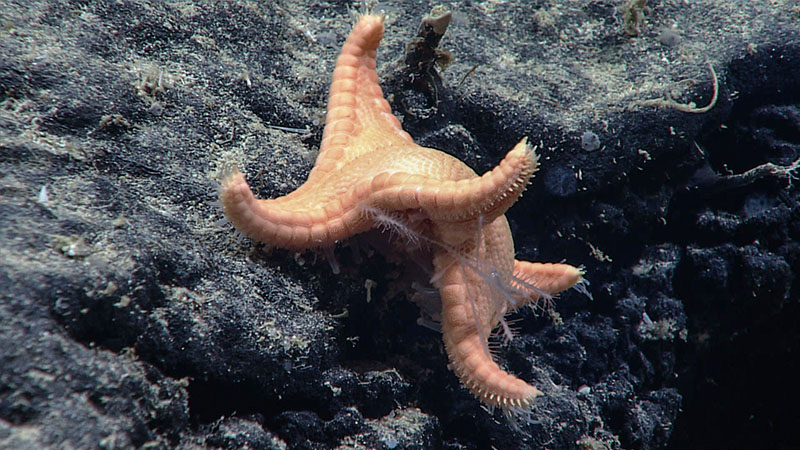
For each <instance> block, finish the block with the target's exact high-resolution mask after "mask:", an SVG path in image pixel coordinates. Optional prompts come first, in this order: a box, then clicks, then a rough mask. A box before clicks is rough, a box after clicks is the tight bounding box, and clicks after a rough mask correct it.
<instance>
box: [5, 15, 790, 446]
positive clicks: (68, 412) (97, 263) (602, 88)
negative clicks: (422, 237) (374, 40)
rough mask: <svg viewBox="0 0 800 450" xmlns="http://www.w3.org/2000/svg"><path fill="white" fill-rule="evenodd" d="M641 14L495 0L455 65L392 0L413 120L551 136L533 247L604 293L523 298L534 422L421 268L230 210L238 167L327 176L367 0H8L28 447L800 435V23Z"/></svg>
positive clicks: (450, 128) (524, 364)
mask: <svg viewBox="0 0 800 450" xmlns="http://www.w3.org/2000/svg"><path fill="white" fill-rule="evenodd" d="M621 3H623V2H608V1H588V0H581V1H557V0H552V1H547V0H543V1H506V2H471V3H469V2H467V3H465V4H463V5H460V6H459V8H460V9H457V10H454V21H453V23H452V24H451V25H450V28H449V29H448V31H447V33H446V34H445V36H444V38H443V40H442V41H441V43H440V45H439V47H440V48H441V49H442V50H443V51H448V52H449V55H450V56H452V61H450V64H449V66H447V68H446V70H444V71H443V72H440V73H439V74H437V76H435V77H434V76H432V77H431V80H432V81H431V82H430V83H428V84H426V83H408V82H406V81H408V80H403V79H402V74H403V73H407V72H404V71H403V70H402V66H401V64H402V63H401V61H402V60H403V53H404V49H405V44H406V43H407V42H409V41H410V40H411V39H412V38H413V36H415V34H416V32H417V27H418V24H419V23H420V20H421V19H422V17H423V16H424V15H425V14H426V13H427V12H429V11H430V9H431V7H432V6H433V3H429V2H411V1H401V2H397V3H390V2H386V3H383V4H381V5H379V6H378V8H383V10H385V11H386V12H387V13H388V18H387V21H386V24H387V31H386V35H385V41H384V44H383V45H382V47H381V48H380V50H379V55H378V58H379V73H380V74H381V76H382V80H383V82H384V90H385V92H386V93H387V94H388V95H387V97H388V99H389V101H390V103H391V104H392V107H393V108H394V109H395V111H396V113H397V114H398V116H399V117H400V118H401V119H402V120H403V123H404V126H405V128H406V129H407V130H408V131H409V132H410V133H411V134H412V136H414V137H415V139H417V141H418V142H419V143H421V144H423V145H429V146H434V147H437V148H441V149H442V150H444V151H447V152H450V153H452V154H454V155H456V156H458V157H459V158H461V159H462V160H464V161H466V162H467V163H468V164H470V165H471V166H472V167H474V168H475V169H476V170H477V171H478V172H481V173H482V172H483V171H485V170H487V169H489V168H491V167H492V166H493V165H495V164H496V163H497V162H498V161H499V160H500V158H501V157H502V156H503V154H504V153H505V152H507V151H508V150H509V149H510V148H511V147H512V146H513V144H514V143H516V142H517V141H518V140H519V139H520V138H521V137H523V136H529V138H530V139H531V142H533V143H537V144H538V145H539V153H540V155H541V161H542V165H541V170H540V172H539V173H538V174H537V175H536V177H535V178H534V180H533V184H532V185H531V187H530V188H529V190H528V192H527V193H526V195H525V196H524V197H523V198H522V199H521V200H520V201H519V202H518V203H517V204H516V205H515V206H514V207H513V208H512V209H511V210H510V211H509V215H508V217H509V220H510V222H511V225H512V229H513V232H514V236H515V240H516V243H517V252H518V255H519V257H520V258H521V259H527V260H534V261H537V260H538V261H561V260H566V261H568V262H569V263H572V264H575V265H584V266H585V267H586V270H587V278H588V280H589V281H590V282H591V285H590V286H589V291H590V293H591V294H592V295H593V297H594V299H593V300H589V299H588V298H587V297H585V296H584V295H582V294H580V293H578V292H574V291H572V292H568V293H566V294H565V295H563V296H562V297H561V298H559V299H557V301H556V304H555V308H554V309H553V310H552V311H550V312H549V314H538V315H537V314H532V313H531V312H530V311H522V312H520V313H518V317H519V318H520V319H521V320H520V321H518V322H517V323H516V327H517V329H518V338H517V339H515V340H514V341H513V342H512V343H511V344H509V345H507V346H504V347H501V349H500V351H499V353H498V357H499V360H500V361H501V362H502V364H503V365H505V367H507V368H508V369H509V370H510V371H512V372H514V373H516V374H518V375H519V376H521V377H522V378H524V379H525V380H528V381H530V382H532V383H534V384H535V385H536V386H538V387H539V388H540V389H542V390H543V391H544V393H545V394H546V395H545V396H543V397H542V398H541V399H540V400H539V401H538V402H537V405H536V407H535V409H534V413H533V418H534V421H533V422H532V423H529V424H523V426H522V430H520V431H516V430H513V429H511V428H509V426H508V424H507V422H506V420H505V419H504V418H503V417H502V415H501V414H500V413H499V412H494V413H488V412H486V411H484V410H483V409H482V408H481V407H480V405H479V404H478V402H477V401H476V400H475V399H474V398H472V396H471V395H469V393H468V392H466V391H465V390H464V389H462V388H460V387H459V385H458V382H457V380H456V378H455V376H453V374H452V373H451V372H450V371H449V370H448V369H447V357H446V355H445V353H444V349H443V345H442V343H441V338H440V336H439V335H438V334H437V333H436V332H434V331H431V330H429V329H427V328H424V327H421V326H419V325H417V323H416V319H417V317H418V316H419V313H420V311H419V308H418V307H417V306H416V305H415V304H414V303H412V302H410V301H408V300H409V299H411V298H412V297H414V298H418V297H420V296H423V297H424V294H420V293H417V292H415V291H414V290H413V289H411V288H410V284H411V283H410V282H411V281H421V282H423V283H424V282H425V280H424V279H420V278H419V276H418V275H414V270H416V266H417V264H416V263H415V262H410V263H408V264H405V265H403V264H397V263H396V261H394V260H393V258H388V260H387V258H384V257H381V256H376V255H372V256H369V257H365V256H363V252H361V253H362V254H360V255H359V252H358V251H357V252H355V254H354V253H353V252H351V251H350V250H351V249H348V248H340V249H337V250H336V254H337V258H338V260H339V263H340V265H341V267H342V274H341V275H334V274H332V273H331V270H330V269H329V268H328V265H327V264H326V263H325V262H324V259H325V257H324V255H322V254H319V255H316V254H314V253H305V254H302V255H294V254H292V253H289V252H285V251H280V250H274V251H270V250H268V249H265V248H263V247H262V246H258V245H253V244H252V243H250V242H249V241H247V240H242V239H239V238H238V237H237V235H236V233H235V232H234V231H233V230H232V228H231V227H230V225H227V224H225V223H224V222H221V221H220V219H222V216H221V212H220V210H219V208H218V206H217V205H216V203H215V202H216V192H217V181H216V179H217V177H218V176H219V174H220V173H222V172H224V171H225V169H226V168H227V167H229V166H230V165H233V164H236V165H238V166H239V167H240V168H241V169H242V171H243V172H244V173H245V174H246V176H247V178H248V181H250V183H251V185H254V186H257V188H258V191H259V192H258V193H259V195H260V196H262V197H275V196H279V195H283V194H286V193H288V192H291V191H292V190H294V189H295V188H296V187H297V186H298V185H299V184H300V183H301V182H302V180H303V179H304V177H305V176H306V175H307V173H308V171H309V170H310V167H311V164H312V161H313V158H314V152H315V151H316V150H317V148H318V146H319V141H320V138H321V133H322V125H321V124H322V123H323V117H324V111H325V109H324V108H325V100H326V94H327V89H328V82H329V78H330V73H331V70H332V68H333V64H334V60H335V57H336V54H337V52H338V48H339V45H340V44H341V42H343V40H344V38H345V36H346V35H347V33H348V32H349V29H350V27H351V24H352V16H351V14H350V12H349V11H350V9H351V8H360V2H355V3H352V4H351V3H349V2H326V1H323V2H295V1H291V2H288V1H287V2H260V3H254V2H195V3H193V2H180V3H174V2H153V3H148V2H128V1H115V2H111V1H97V2H71V1H57V0H53V1H26V2H22V1H15V0H10V1H5V2H4V3H3V6H2V8H0V25H2V26H1V27H0V447H3V448H42V447H73V448H92V447H95V448H96V447H101V448H130V447H142V448H197V447H214V448H242V447H250V448H320V449H323V448H334V447H337V446H342V447H346V448H386V449H394V448H397V449H400V448H419V449H426V448H442V449H462V448H490V447H494V448H503V449H515V448H543V447H546V448H575V447H576V446H577V447H579V448H642V449H649V448H665V447H672V448H676V449H677V448H769V447H783V448H792V447H797V446H800V440H798V437H797V434H796V432H795V430H794V427H795V425H796V424H797V423H798V421H800V417H799V416H798V413H797V412H792V411H797V408H796V407H795V405H796V403H797V395H795V394H794V391H793V389H792V388H791V386H792V385H793V383H794V381H795V380H794V379H795V375H796V374H797V373H800V367H798V361H800V360H798V358H797V357H796V355H797V353H798V351H800V349H798V342H800V336H799V334H800V331H798V330H799V329H798V327H797V325H796V324H797V320H798V318H799V317H800V307H799V306H798V295H797V292H798V289H799V288H800V286H798V278H797V274H798V273H800V243H798V241H800V239H798V238H799V237H800V210H799V207H798V197H799V195H800V194H798V189H797V185H798V184H800V181H798V176H800V175H798V174H800V170H798V169H799V167H798V165H799V164H800V163H798V158H800V85H798V83H797V79H798V76H800V69H798V68H800V44H798V43H800V34H799V33H798V32H797V27H796V24H797V21H798V20H800V12H799V11H798V9H797V6H796V5H795V2H793V1H792V0H783V1H771V2H753V1H749V0H735V1H725V2H714V1H710V0H709V1H705V0H703V1H695V2H647V8H645V9H644V10H642V11H641V13H643V14H644V16H643V17H644V22H643V23H635V24H631V23H628V24H625V23H623V22H624V17H628V16H625V15H623V13H622V12H621V11H620V9H618V6H619V5H620V4H621ZM639 16H640V15H639ZM639 16H637V15H631V16H629V17H639ZM626 25H627V27H626ZM632 25H635V26H632ZM626 28H627V29H628V30H634V29H635V30H638V31H637V32H638V34H637V35H636V36H630V35H628V34H626V32H625V30H626ZM442 54H444V53H442ZM709 64H710V65H711V67H713V69H714V71H715V74H716V76H717V79H718V81H719V85H718V92H717V93H718V98H717V100H716V103H715V104H714V105H713V107H712V108H711V109H710V110H708V111H707V112H704V113H700V114H693V113H688V112H683V111H680V110H679V109H680V108H676V107H675V105H676V104H677V103H682V104H686V105H688V104H689V103H690V102H693V103H696V105H694V106H695V107H696V108H699V107H703V106H705V105H706V104H708V103H709V102H710V101H711V99H712V96H713V94H714V92H713V87H712V86H713V85H714V83H713V79H712V72H711V71H710V70H709ZM658 98H661V99H666V98H671V99H674V100H672V103H670V102H668V101H666V100H664V101H662V102H660V104H661V106H652V104H653V102H650V103H648V102H647V101H649V100H653V99H658ZM665 105H666V106H665ZM670 105H671V106H670ZM683 109H686V108H683ZM373 239H374V236H373V237H369V238H367V239H363V240H360V239H357V240H354V241H353V242H350V243H349V246H351V247H356V246H357V245H361V246H362V247H364V245H363V244H365V243H367V242H368V243H369V245H373V246H374V245H377V244H376V243H375V242H374V240H373ZM359 243H360V244H359ZM345 246H346V245H345ZM345 246H343V247H345ZM318 259H319V261H320V262H319V263H317V264H314V262H315V261H316V260H318Z"/></svg>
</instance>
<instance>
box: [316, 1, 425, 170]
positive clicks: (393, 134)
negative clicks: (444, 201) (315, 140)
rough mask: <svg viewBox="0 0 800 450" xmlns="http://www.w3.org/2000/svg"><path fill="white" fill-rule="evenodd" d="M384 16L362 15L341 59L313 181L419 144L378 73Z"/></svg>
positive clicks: (337, 61) (332, 85) (336, 71)
mask: <svg viewBox="0 0 800 450" xmlns="http://www.w3.org/2000/svg"><path fill="white" fill-rule="evenodd" d="M382 38H383V16H373V15H365V16H362V17H361V18H360V19H359V21H358V23H357V24H356V25H355V27H354V28H353V31H352V32H351V33H350V35H349V36H348V38H347V41H346V42H345V44H344V46H343V47H342V50H341V52H340V54H339V57H338V59H337V60H336V68H335V69H334V70H333V81H332V82H331V90H330V94H329V96H328V113H327V115H326V119H325V130H324V131H323V133H322V143H321V144H320V149H319V156H318V157H317V161H316V164H315V165H314V169H313V170H312V171H311V174H310V175H309V178H308V180H309V181H310V182H313V181H315V179H316V178H317V177H321V176H323V175H324V174H326V173H330V172H334V171H336V170H339V169H341V168H342V167H344V166H345V165H346V164H347V162H348V161H352V160H354V159H356V158H358V157H360V156H362V155H363V154H365V153H368V152H370V151H372V150H373V149H374V142H376V141H378V140H380V141H382V142H383V143H384V145H398V144H413V142H414V141H413V139H411V136H410V135H409V134H408V133H406V132H405V131H404V130H403V127H402V126H401V125H400V121H398V120H397V118H396V117H395V116H394V115H393V114H392V109H391V107H390V106H389V102H387V101H386V99H384V98H383V91H382V90H381V87H380V85H379V84H378V73H377V71H376V66H377V63H376V60H375V56H376V54H377V48H378V45H379V44H380V41H381V39H382Z"/></svg>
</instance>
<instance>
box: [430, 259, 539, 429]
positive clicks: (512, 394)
mask: <svg viewBox="0 0 800 450" xmlns="http://www.w3.org/2000/svg"><path fill="white" fill-rule="evenodd" d="M434 265H435V266H436V267H437V268H439V269H440V270H442V274H441V277H440V278H439V279H438V281H437V285H438V288H439V294H440V296H441V298H442V339H443V340H444V343H445V349H446V350H447V354H448V357H449V359H450V362H451V366H452V368H453V372H455V373H456V375H457V376H458V378H459V379H460V380H461V383H462V384H463V385H464V386H465V387H466V388H467V389H469V390H470V392H472V394H473V395H475V397H477V398H479V399H480V400H481V401H482V402H484V403H485V404H487V405H489V406H492V407H494V406H497V407H500V408H502V409H503V410H504V412H506V413H507V414H508V413H512V414H517V413H519V414H525V412H526V411H527V410H528V408H529V407H530V406H531V405H532V403H533V400H534V399H535V398H536V397H537V396H538V395H540V394H541V391H539V390H538V389H536V388H535V387H533V386H531V385H529V384H528V383H526V382H525V381H523V380H521V379H519V378H517V377H516V376H514V375H512V374H510V373H508V372H506V371H504V370H503V369H501V368H500V366H498V365H497V363H496V362H494V361H493V360H492V356H491V353H490V352H489V351H488V347H487V336H488V333H489V332H490V331H491V328H492V324H491V323H490V320H489V317H490V316H492V315H493V314H494V306H493V303H491V302H485V301H482V300H485V299H486V297H487V296H488V295H490V290H491V288H490V286H488V285H487V284H486V283H485V282H484V281H483V280H481V278H480V276H479V274H477V273H476V272H475V271H472V270H470V269H466V268H464V267H463V266H462V265H461V264H460V262H459V261H458V260H457V259H454V257H453V255H450V254H447V252H440V253H439V254H437V255H436V257H435V258H434ZM484 291H485V292H484Z"/></svg>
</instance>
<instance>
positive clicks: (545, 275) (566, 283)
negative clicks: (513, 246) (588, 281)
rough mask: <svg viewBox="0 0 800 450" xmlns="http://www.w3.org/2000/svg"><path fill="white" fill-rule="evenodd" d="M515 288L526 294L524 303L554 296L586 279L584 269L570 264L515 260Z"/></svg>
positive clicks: (522, 304)
mask: <svg viewBox="0 0 800 450" xmlns="http://www.w3.org/2000/svg"><path fill="white" fill-rule="evenodd" d="M514 280H515V281H513V282H512V284H513V285H514V288H515V289H517V290H518V291H521V292H522V293H524V294H525V297H524V298H523V300H522V303H521V304H519V305H516V306H517V307H521V306H524V305H525V304H527V303H529V302H533V301H536V300H539V299H540V298H542V297H553V296H555V295H556V294H558V293H559V292H561V291H564V290H567V289H569V288H571V287H573V286H575V285H577V284H579V283H582V282H583V281H584V279H583V270H581V269H579V268H577V267H574V266H570V265H569V264H553V263H534V262H528V261H520V260H514Z"/></svg>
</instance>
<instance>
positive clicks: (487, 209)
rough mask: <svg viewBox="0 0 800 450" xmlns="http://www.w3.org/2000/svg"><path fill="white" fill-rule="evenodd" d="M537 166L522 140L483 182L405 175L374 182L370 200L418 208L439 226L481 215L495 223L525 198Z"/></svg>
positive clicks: (396, 207)
mask: <svg viewBox="0 0 800 450" xmlns="http://www.w3.org/2000/svg"><path fill="white" fill-rule="evenodd" d="M537 165H538V161H537V157H536V153H535V151H534V149H533V148H531V147H530V146H529V145H528V141H527V139H522V140H521V141H520V142H519V143H518V144H517V145H516V146H514V148H513V149H512V150H511V151H510V152H508V154H507V155H506V157H505V158H504V159H503V160H502V161H501V162H500V164H498V165H497V167H495V168H494V169H493V170H491V171H489V172H487V173H486V174H484V175H483V176H481V177H474V176H473V177H470V178H462V179H459V180H440V179H436V178H432V177H427V176H424V175H418V174H412V173H405V172H395V173H389V172H387V173H383V174H380V175H378V176H376V177H375V178H374V179H373V180H372V184H371V185H370V192H371V194H370V196H369V201H370V202H371V203H372V206H374V207H377V208H380V209H384V210H395V211H400V210H405V209H416V208H419V209H422V210H423V211H424V212H425V213H426V215H427V216H428V217H429V218H430V219H432V220H434V221H437V222H445V223H446V222H465V221H469V220H474V219H476V218H478V216H481V217H482V220H483V221H484V223H490V222H492V221H494V220H495V219H496V218H497V217H499V216H501V215H503V214H505V213H506V210H508V208H509V207H511V205H513V204H514V202H516V201H517V199H518V198H519V196H520V195H522V192H523V191H524V190H525V188H526V187H527V185H528V183H529V182H530V178H531V176H532V175H533V173H534V172H535V171H536V168H537Z"/></svg>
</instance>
